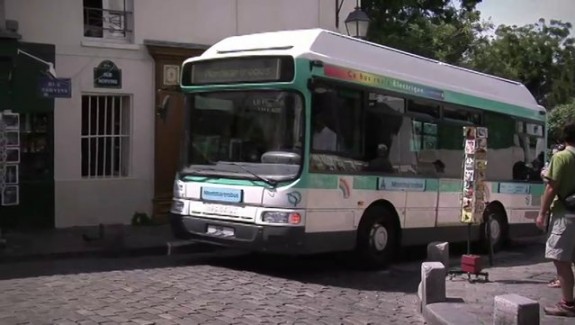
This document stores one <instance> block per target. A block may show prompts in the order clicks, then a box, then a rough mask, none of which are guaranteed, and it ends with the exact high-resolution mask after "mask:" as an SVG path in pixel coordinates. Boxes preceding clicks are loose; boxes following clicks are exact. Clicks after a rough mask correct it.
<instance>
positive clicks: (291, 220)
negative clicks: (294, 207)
mask: <svg viewBox="0 0 575 325" xmlns="http://www.w3.org/2000/svg"><path fill="white" fill-rule="evenodd" d="M301 219H302V218H301V215H300V214H299V213H297V212H282V211H266V212H264V213H262V221H263V222H265V223H275V224H290V225H299V224H300V223H301Z"/></svg>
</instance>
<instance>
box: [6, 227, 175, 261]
mask: <svg viewBox="0 0 575 325" xmlns="http://www.w3.org/2000/svg"><path fill="white" fill-rule="evenodd" d="M99 236H100V229H99V227H73V228H65V229H50V230H40V231H30V232H8V233H6V234H4V236H3V238H4V239H6V246H5V247H4V248H0V263H6V262H14V261H24V260H32V259H41V258H47V259H54V258H72V257H85V256H101V255H105V256H125V255H129V256H132V255H165V254H167V248H168V246H167V243H168V242H174V241H176V239H175V238H174V237H173V235H172V233H171V230H170V226H169V225H159V226H130V225H124V226H122V225H119V226H106V227H104V233H103V237H102V238H99Z"/></svg>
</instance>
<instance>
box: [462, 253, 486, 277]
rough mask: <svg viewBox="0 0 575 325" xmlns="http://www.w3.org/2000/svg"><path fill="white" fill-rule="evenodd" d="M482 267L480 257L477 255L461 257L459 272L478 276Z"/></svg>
mask: <svg viewBox="0 0 575 325" xmlns="http://www.w3.org/2000/svg"><path fill="white" fill-rule="evenodd" d="M482 269H483V267H482V266H481V256H479V255H462V256H461V270H462V271H463V272H467V273H471V274H478V273H479V272H481V270H482Z"/></svg>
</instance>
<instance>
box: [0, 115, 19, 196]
mask: <svg viewBox="0 0 575 325" xmlns="http://www.w3.org/2000/svg"><path fill="white" fill-rule="evenodd" d="M0 120H1V122H0V189H1V192H0V204H1V205H2V206H12V205H18V204H19V203H20V198H19V196H20V185H19V184H20V179H19V175H20V173H19V164H20V114H18V113H12V112H11V111H6V110H5V111H2V112H1V113H0Z"/></svg>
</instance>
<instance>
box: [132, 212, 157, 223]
mask: <svg viewBox="0 0 575 325" xmlns="http://www.w3.org/2000/svg"><path fill="white" fill-rule="evenodd" d="M152 224H153V221H152V218H150V217H149V216H148V214H147V213H145V212H135V213H134V215H133V216H132V226H150V225H152Z"/></svg>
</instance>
